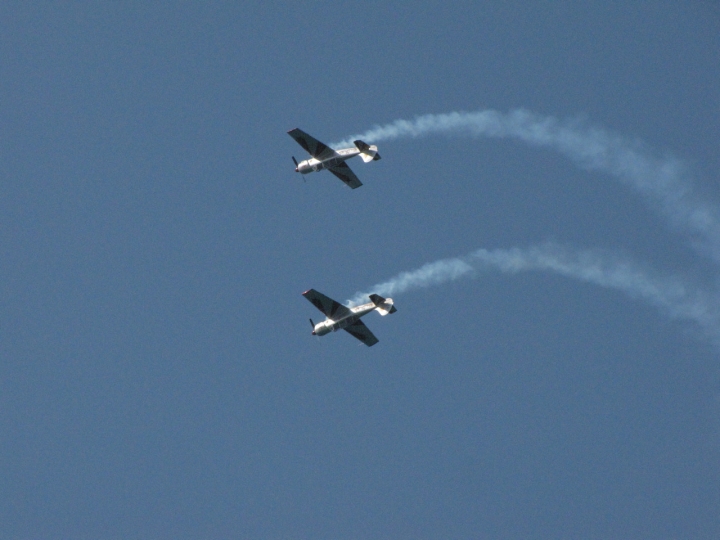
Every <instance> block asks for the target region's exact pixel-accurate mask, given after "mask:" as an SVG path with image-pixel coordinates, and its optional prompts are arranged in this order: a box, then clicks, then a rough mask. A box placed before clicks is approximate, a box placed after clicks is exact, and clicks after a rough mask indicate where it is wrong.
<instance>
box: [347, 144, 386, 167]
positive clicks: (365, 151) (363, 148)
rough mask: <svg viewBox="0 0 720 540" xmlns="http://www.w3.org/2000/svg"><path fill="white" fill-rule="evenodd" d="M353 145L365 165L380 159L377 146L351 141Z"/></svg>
mask: <svg viewBox="0 0 720 540" xmlns="http://www.w3.org/2000/svg"><path fill="white" fill-rule="evenodd" d="M353 142H354V143H355V146H357V149H358V150H360V157H361V158H362V160H363V161H364V162H365V163H368V162H370V161H377V160H378V159H380V154H378V151H377V146H375V145H374V144H373V145H372V146H370V145H369V144H367V143H364V142H362V141H361V140H357V141H353Z"/></svg>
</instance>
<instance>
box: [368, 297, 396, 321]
mask: <svg viewBox="0 0 720 540" xmlns="http://www.w3.org/2000/svg"><path fill="white" fill-rule="evenodd" d="M370 300H371V301H372V303H373V304H375V311H377V312H378V313H379V314H380V315H382V316H383V317H384V316H385V315H387V314H388V313H395V312H396V311H397V308H396V307H395V306H394V305H393V299H392V298H383V297H382V296H380V295H379V294H371V295H370Z"/></svg>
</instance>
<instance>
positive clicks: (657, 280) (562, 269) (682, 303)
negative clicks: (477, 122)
mask: <svg viewBox="0 0 720 540" xmlns="http://www.w3.org/2000/svg"><path fill="white" fill-rule="evenodd" d="M493 270H494V271H499V272H502V273H504V274H517V273H519V272H529V271H549V272H554V273H556V274H560V275H563V276H566V277H569V278H573V279H577V280H580V281H584V282H586V283H592V284H595V285H599V286H601V287H606V288H609V289H615V290H618V291H621V292H623V293H625V294H627V295H629V296H630V297H632V298H641V299H643V300H645V301H646V302H648V303H649V304H651V305H653V306H655V307H657V308H659V309H660V310H661V311H662V312H663V313H665V314H666V315H668V316H670V317H671V318H673V319H678V320H686V321H692V322H695V323H697V324H698V325H699V326H700V327H702V328H703V330H704V331H705V333H706V335H707V336H708V337H709V338H710V339H711V340H713V341H714V342H715V343H716V344H720V308H719V307H718V303H717V301H716V299H715V298H713V297H710V295H708V293H707V292H705V291H703V290H701V289H699V288H696V287H693V286H691V285H689V284H687V283H684V282H683V281H682V280H681V279H679V278H677V277H661V276H657V275H655V274H653V273H651V272H649V271H647V270H644V269H643V268H641V267H640V266H639V265H638V264H637V263H634V262H632V261H631V260H629V259H627V258H622V257H620V256H618V255H617V254H612V253H608V252H604V251H600V250H583V251H569V250H567V249H564V248H562V247H561V246H559V245H557V244H553V243H545V244H541V245H537V246H533V247H530V248H527V249H520V248H512V249H507V250H505V249H495V250H486V249H479V250H477V251H474V252H473V253H470V254H468V255H466V256H464V257H457V258H452V259H443V260H440V261H435V262H432V263H428V264H426V265H424V266H421V267H420V268H418V269H416V270H412V271H410V272H402V273H400V274H398V275H396V276H395V277H393V278H391V279H389V280H388V281H385V282H383V283H378V284H377V285H374V286H373V287H370V288H369V290H368V292H358V293H357V294H356V295H355V296H354V297H353V298H352V299H351V300H348V305H357V304H360V303H362V302H366V301H367V297H368V294H369V293H376V294H379V295H381V296H392V295H393V294H396V293H402V292H405V291H409V290H412V289H422V288H426V287H430V286H432V285H440V284H442V283H446V282H449V281H455V280H457V279H461V278H467V277H475V276H477V275H478V273H480V272H483V271H493Z"/></svg>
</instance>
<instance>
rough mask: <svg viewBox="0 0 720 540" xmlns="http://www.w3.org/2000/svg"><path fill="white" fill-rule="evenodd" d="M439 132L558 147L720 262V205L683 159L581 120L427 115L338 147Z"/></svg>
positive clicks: (515, 114) (519, 114)
mask: <svg viewBox="0 0 720 540" xmlns="http://www.w3.org/2000/svg"><path fill="white" fill-rule="evenodd" d="M438 133H439V134H446V135H471V136H484V137H492V138H515V139H520V140H522V141H524V142H526V143H528V144H532V145H535V146H543V147H550V148H553V149H555V150H557V151H558V152H560V153H561V154H563V155H565V156H566V157H568V158H570V159H571V160H573V161H574V162H576V163H577V164H578V165H579V166H581V167H582V168H584V169H588V170H597V171H602V172H605V173H608V174H610V175H612V176H614V177H616V178H617V179H619V180H621V181H622V182H624V183H625V184H627V185H629V186H631V187H632V188H633V189H635V190H636V191H637V192H639V193H640V194H641V195H643V196H644V197H646V198H647V199H649V200H650V201H652V202H653V203H654V204H655V205H657V206H658V207H659V209H660V211H661V213H662V214H663V215H665V217H666V218H668V219H669V220H670V223H671V224H672V225H674V226H675V227H677V228H679V229H682V230H684V231H686V232H688V233H690V234H692V235H694V236H695V237H696V238H697V239H698V240H699V245H700V247H701V248H702V251H704V252H706V253H708V254H709V255H710V256H711V257H712V258H713V259H715V261H716V262H720V209H718V207H717V205H713V204H708V203H707V202H705V201H703V200H701V199H700V198H699V197H698V196H697V195H696V194H695V193H694V192H693V182H692V180H691V178H690V176H689V175H688V173H687V171H686V170H685V168H684V167H683V165H682V163H681V162H680V161H679V160H677V159H675V158H672V157H665V158H658V157H656V156H653V155H652V154H651V153H650V152H649V151H648V150H646V149H645V148H644V147H643V145H642V144H641V143H639V142H636V141H630V140H628V139H625V138H624V137H621V136H620V135H617V134H614V133H611V132H609V131H606V130H603V129H599V128H595V127H587V126H585V125H583V123H582V122H580V121H578V120H565V121H560V120H558V119H556V118H553V117H551V116H541V115H537V114H533V113H531V112H528V111H525V110H522V109H520V110H515V111H511V112H510V113H508V114H503V113H500V112H498V111H494V110H484V111H478V112H472V113H465V112H452V113H448V114H427V115H424V116H418V117H416V118H415V119H414V120H396V121H395V122H391V123H389V124H386V125H384V126H377V127H374V128H373V129H370V130H369V131H366V132H365V133H361V134H358V135H354V136H353V137H349V138H348V139H346V140H345V141H341V142H339V143H336V144H333V145H332V146H333V147H337V146H352V141H353V140H355V139H363V140H366V141H370V142H371V143H376V142H380V141H383V140H390V139H398V138H406V137H409V138H418V137H423V136H426V135H430V134H438Z"/></svg>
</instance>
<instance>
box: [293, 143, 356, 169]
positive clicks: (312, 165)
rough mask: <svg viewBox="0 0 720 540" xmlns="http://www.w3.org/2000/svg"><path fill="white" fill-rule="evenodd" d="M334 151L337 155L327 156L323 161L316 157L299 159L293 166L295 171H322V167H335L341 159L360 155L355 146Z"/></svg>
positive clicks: (344, 159)
mask: <svg viewBox="0 0 720 540" xmlns="http://www.w3.org/2000/svg"><path fill="white" fill-rule="evenodd" d="M335 152H336V153H337V155H335V156H332V157H329V158H328V159H326V160H323V161H320V160H319V159H316V158H310V159H306V160H305V161H301V162H300V163H298V166H297V167H296V168H295V172H299V173H301V174H308V173H311V172H318V171H322V170H323V169H329V168H330V167H336V166H337V165H339V164H340V163H342V162H343V161H346V160H348V159H350V158H353V157H355V156H357V155H360V150H358V149H357V148H342V149H341V150H336V151H335Z"/></svg>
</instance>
